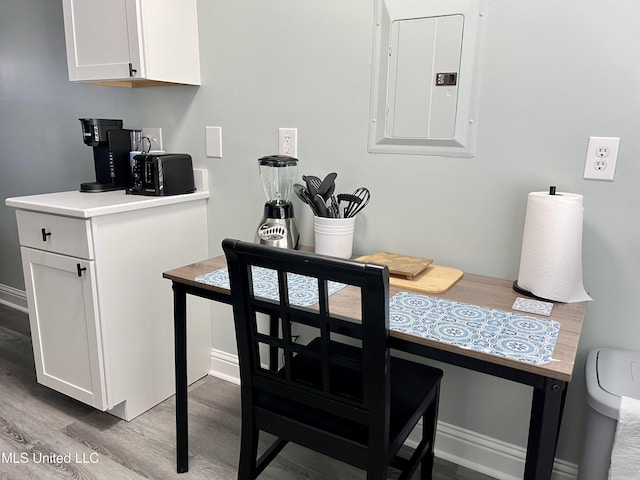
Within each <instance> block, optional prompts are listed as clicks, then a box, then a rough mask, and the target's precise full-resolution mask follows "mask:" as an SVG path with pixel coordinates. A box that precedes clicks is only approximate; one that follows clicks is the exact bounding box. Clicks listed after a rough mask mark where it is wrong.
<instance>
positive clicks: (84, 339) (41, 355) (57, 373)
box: [21, 247, 107, 410]
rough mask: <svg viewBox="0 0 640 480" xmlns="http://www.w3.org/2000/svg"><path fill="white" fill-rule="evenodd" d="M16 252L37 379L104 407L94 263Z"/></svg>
mask: <svg viewBox="0 0 640 480" xmlns="http://www.w3.org/2000/svg"><path fill="white" fill-rule="evenodd" d="M21 252H22V265H23V268H24V276H25V284H26V290H27V298H28V302H29V321H30V324H31V339H32V342H33V353H34V358H35V364H36V373H37V376H38V382H39V383H41V384H43V385H46V386H48V387H50V388H53V389H55V390H57V391H59V392H62V393H64V394H66V395H69V396H70V397H73V398H75V399H77V400H80V401H81V402H84V403H87V404H89V405H91V406H93V407H96V408H98V409H100V410H105V409H106V408H107V402H106V389H105V380H104V379H105V376H104V365H103V361H102V359H103V355H102V342H101V335H100V328H99V318H98V311H97V296H96V288H95V271H94V262H93V261H87V260H81V259H77V258H74V257H67V256H64V255H58V254H55V253H50V252H43V251H40V250H34V249H31V248H25V247H22V248H21Z"/></svg>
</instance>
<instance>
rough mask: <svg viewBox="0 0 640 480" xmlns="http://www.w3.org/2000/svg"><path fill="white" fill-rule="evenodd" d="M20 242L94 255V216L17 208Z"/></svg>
mask: <svg viewBox="0 0 640 480" xmlns="http://www.w3.org/2000/svg"><path fill="white" fill-rule="evenodd" d="M16 218H17V220H18V236H19V237H20V245H22V246H25V247H32V248H37V249H39V250H44V251H47V252H55V253H60V254H63V255H69V256H72V257H79V258H86V259H90V260H91V259H93V242H92V240H91V227H90V220H84V219H81V218H70V217H61V216H59V215H50V214H46V213H37V212H30V211H26V210H17V211H16Z"/></svg>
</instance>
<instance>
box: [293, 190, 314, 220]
mask: <svg viewBox="0 0 640 480" xmlns="http://www.w3.org/2000/svg"><path fill="white" fill-rule="evenodd" d="M293 191H294V192H296V195H297V196H298V198H299V199H300V200H302V201H303V202H304V203H306V204H307V205H309V207H311V211H312V212H313V214H314V215H317V212H316V206H315V205H314V203H313V200H312V199H311V197H310V196H309V190H307V187H305V186H304V185H300V184H299V183H294V184H293Z"/></svg>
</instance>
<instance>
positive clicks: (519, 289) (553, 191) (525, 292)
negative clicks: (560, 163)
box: [513, 185, 556, 302]
mask: <svg viewBox="0 0 640 480" xmlns="http://www.w3.org/2000/svg"><path fill="white" fill-rule="evenodd" d="M549 195H556V186H555V185H551V186H550V187H549ZM513 289H514V290H515V291H516V292H518V293H519V294H520V295H524V296H526V297H531V298H534V299H536V300H542V301H543V302H553V300H549V299H548V298H542V297H539V296H537V295H535V294H534V293H531V292H530V291H529V290H525V289H524V288H522V287H521V286H519V285H518V280H514V281H513Z"/></svg>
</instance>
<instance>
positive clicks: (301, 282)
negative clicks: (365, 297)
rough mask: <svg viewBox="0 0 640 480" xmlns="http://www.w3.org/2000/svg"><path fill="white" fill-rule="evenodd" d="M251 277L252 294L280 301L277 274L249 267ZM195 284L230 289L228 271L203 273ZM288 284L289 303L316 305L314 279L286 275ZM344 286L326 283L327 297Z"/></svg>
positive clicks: (293, 274)
mask: <svg viewBox="0 0 640 480" xmlns="http://www.w3.org/2000/svg"><path fill="white" fill-rule="evenodd" d="M251 274H252V276H253V293H254V294H255V296H257V297H262V298H267V299H269V300H276V301H278V300H279V299H280V290H279V288H278V274H277V272H276V271H275V270H272V269H270V268H264V267H256V266H252V267H251ZM195 280H196V282H200V283H206V284H207V285H212V286H214V287H220V288H226V289H230V288H231V287H230V283H229V271H228V270H227V268H226V267H225V268H221V269H220V270H216V271H214V272H210V273H205V274H204V275H200V276H199V277H196V279H195ZM287 280H288V282H289V302H290V303H291V304H292V305H297V306H299V307H308V306H309V305H314V304H316V303H318V301H319V296H318V280H317V279H316V278H314V277H307V276H306V275H300V274H297V273H287ZM344 287H346V285H345V284H344V283H337V282H328V283H327V289H328V290H329V295H332V294H334V293H336V292H337V291H339V290H342V289H343V288H344Z"/></svg>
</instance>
